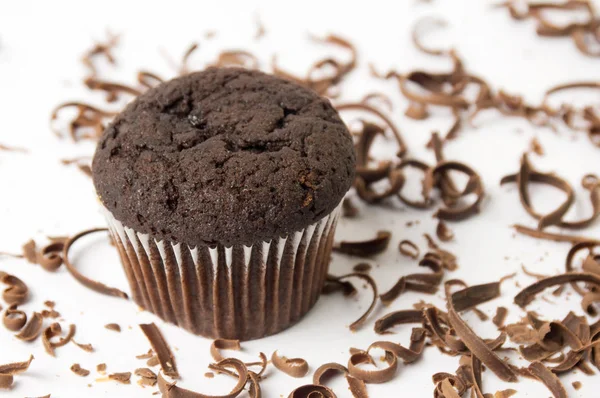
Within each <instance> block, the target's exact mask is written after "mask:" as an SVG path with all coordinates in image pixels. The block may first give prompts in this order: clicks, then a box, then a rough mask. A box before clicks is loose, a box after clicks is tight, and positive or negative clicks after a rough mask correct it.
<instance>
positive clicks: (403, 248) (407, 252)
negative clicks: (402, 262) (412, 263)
mask: <svg viewBox="0 0 600 398" xmlns="http://www.w3.org/2000/svg"><path fill="white" fill-rule="evenodd" d="M398 250H399V251H400V253H401V254H402V255H403V256H406V257H410V258H412V259H413V260H416V259H417V258H419V255H420V254H421V252H420V250H419V246H417V245H416V244H415V243H414V242H413V241H410V240H408V239H404V240H401V241H400V243H399V244H398Z"/></svg>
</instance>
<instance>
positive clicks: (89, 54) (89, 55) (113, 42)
mask: <svg viewBox="0 0 600 398" xmlns="http://www.w3.org/2000/svg"><path fill="white" fill-rule="evenodd" d="M117 44H119V36H118V35H113V34H112V33H110V32H107V39H106V41H105V42H99V43H95V44H94V46H93V47H92V48H91V49H89V50H88V51H86V52H85V53H84V54H83V57H82V58H81V62H83V64H84V65H85V66H86V67H87V68H88V69H89V70H90V75H91V76H96V75H97V74H98V72H97V69H96V65H95V64H94V59H95V58H97V57H104V58H106V60H107V61H108V62H109V63H110V64H113V65H114V64H115V58H114V56H113V54H112V51H113V49H114V48H115V47H116V46H117Z"/></svg>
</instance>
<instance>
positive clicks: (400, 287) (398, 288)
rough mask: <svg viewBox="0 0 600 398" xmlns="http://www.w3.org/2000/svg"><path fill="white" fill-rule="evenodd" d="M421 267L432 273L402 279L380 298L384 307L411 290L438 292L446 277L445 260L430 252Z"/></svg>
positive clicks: (420, 264) (429, 292) (422, 260)
mask: <svg viewBox="0 0 600 398" xmlns="http://www.w3.org/2000/svg"><path fill="white" fill-rule="evenodd" d="M419 266H420V267H427V268H429V269H430V270H431V271H432V273H429V274H422V273H415V274H409V275H404V276H402V277H400V279H398V281H397V282H396V283H395V284H394V286H392V287H391V288H390V290H388V291H387V292H385V293H383V294H381V295H380V296H379V298H380V299H381V302H382V303H383V304H384V305H388V304H390V303H391V302H393V301H394V300H395V299H396V298H398V297H399V296H400V295H402V294H403V293H404V292H406V291H409V290H410V291H416V292H421V293H427V294H434V293H435V292H437V290H438V286H439V284H440V283H441V282H442V278H443V277H444V266H443V260H442V259H441V258H440V257H439V256H438V255H437V254H435V253H432V252H429V253H426V254H425V256H424V257H423V258H422V259H421V261H419Z"/></svg>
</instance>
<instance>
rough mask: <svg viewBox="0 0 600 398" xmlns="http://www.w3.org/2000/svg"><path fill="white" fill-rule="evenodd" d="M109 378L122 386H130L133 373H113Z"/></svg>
mask: <svg viewBox="0 0 600 398" xmlns="http://www.w3.org/2000/svg"><path fill="white" fill-rule="evenodd" d="M108 378H109V379H110V380H114V381H116V382H119V383H121V384H129V383H130V380H131V372H121V373H112V374H109V375H108Z"/></svg>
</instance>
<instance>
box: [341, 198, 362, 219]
mask: <svg viewBox="0 0 600 398" xmlns="http://www.w3.org/2000/svg"><path fill="white" fill-rule="evenodd" d="M342 214H343V215H344V217H348V218H354V217H356V216H357V215H358V208H357V207H356V205H355V204H354V203H352V200H351V199H350V198H344V200H343V201H342Z"/></svg>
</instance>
